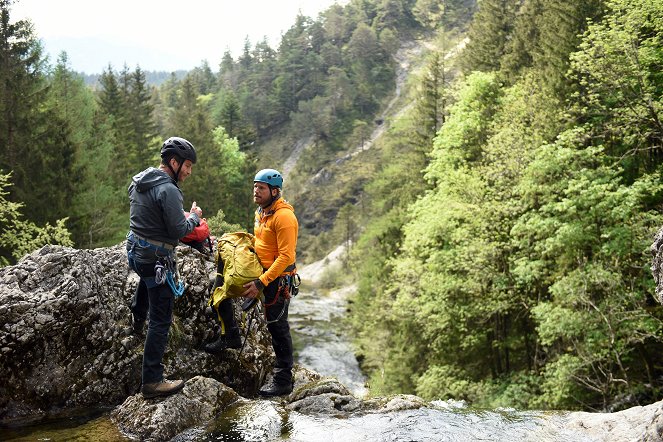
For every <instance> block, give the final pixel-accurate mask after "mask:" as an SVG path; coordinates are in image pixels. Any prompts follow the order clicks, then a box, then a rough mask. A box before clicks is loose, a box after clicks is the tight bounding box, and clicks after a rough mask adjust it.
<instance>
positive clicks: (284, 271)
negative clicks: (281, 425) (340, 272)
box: [244, 169, 299, 396]
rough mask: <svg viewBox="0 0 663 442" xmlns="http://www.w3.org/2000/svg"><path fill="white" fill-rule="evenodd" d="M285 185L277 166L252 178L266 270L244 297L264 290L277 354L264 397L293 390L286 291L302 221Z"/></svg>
mask: <svg viewBox="0 0 663 442" xmlns="http://www.w3.org/2000/svg"><path fill="white" fill-rule="evenodd" d="M282 188H283V177H282V176H281V174H280V173H279V172H278V171H276V170H274V169H263V170H261V171H260V172H258V173H257V174H256V176H255V178H254V179H253V201H254V202H255V203H256V204H258V209H257V210H256V215H255V223H254V226H253V230H254V232H253V233H254V235H255V237H256V243H255V248H256V253H257V254H258V258H259V259H260V263H261V264H262V266H263V267H264V268H265V273H263V274H262V275H261V276H260V278H258V279H256V280H255V281H253V282H250V283H248V284H246V285H245V286H244V287H245V288H246V291H245V292H244V296H246V297H248V298H255V297H257V296H258V294H259V293H260V290H261V289H264V295H265V307H266V308H265V312H266V316H267V329H268V330H269V333H270V334H271V335H272V347H273V348H274V353H275V355H276V363H275V364H274V369H273V371H272V374H273V376H272V380H271V382H270V383H268V384H265V385H263V386H262V388H261V389H260V390H259V391H258V393H259V394H260V395H261V396H281V395H284V394H289V393H290V392H291V391H292V365H293V351H292V338H291V336H290V325H289V324H288V301H289V300H288V299H287V296H289V295H288V291H287V290H288V288H289V286H290V284H289V281H290V280H291V278H292V275H294V274H295V273H296V267H295V255H296V248H297V233H298V231H299V224H298V222H297V217H296V216H295V212H294V209H293V208H292V206H291V205H290V204H288V203H287V202H286V201H285V200H284V199H283V197H282V196H281V189H282Z"/></svg>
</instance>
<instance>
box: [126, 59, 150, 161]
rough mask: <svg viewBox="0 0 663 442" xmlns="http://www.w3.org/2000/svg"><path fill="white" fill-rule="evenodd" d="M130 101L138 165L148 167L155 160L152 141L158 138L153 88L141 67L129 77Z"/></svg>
mask: <svg viewBox="0 0 663 442" xmlns="http://www.w3.org/2000/svg"><path fill="white" fill-rule="evenodd" d="M129 80H130V83H129V88H130V89H129V95H128V97H127V102H128V103H129V106H128V109H127V112H128V113H129V115H130V120H129V123H130V124H131V130H130V132H129V133H130V134H131V135H132V139H131V141H130V144H131V146H132V148H133V149H135V158H136V166H137V167H139V168H142V167H147V166H149V165H150V164H152V163H153V161H154V152H153V150H152V143H153V141H154V139H155V138H156V130H155V124H154V118H153V113H154V105H153V104H152V102H151V95H152V94H151V90H150V88H149V87H148V86H147V83H146V80H145V72H143V71H142V70H141V69H140V67H136V70H134V72H133V73H132V74H131V75H130V77H129Z"/></svg>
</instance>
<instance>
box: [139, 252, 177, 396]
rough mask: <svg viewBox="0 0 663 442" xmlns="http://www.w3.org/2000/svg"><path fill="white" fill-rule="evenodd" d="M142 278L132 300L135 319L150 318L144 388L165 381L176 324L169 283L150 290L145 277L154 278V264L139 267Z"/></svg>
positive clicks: (144, 364)
mask: <svg viewBox="0 0 663 442" xmlns="http://www.w3.org/2000/svg"><path fill="white" fill-rule="evenodd" d="M136 273H138V275H139V276H140V277H141V279H140V282H139V283H138V286H137V287H136V292H135V293H134V296H133V298H132V300H131V312H132V313H133V315H134V318H135V319H136V320H144V319H147V318H148V315H149V326H148V329H147V336H146V338H145V348H144V350H143V385H144V384H151V383H154V382H161V381H162V380H163V364H162V360H163V355H164V353H165V352H166V346H167V345H168V331H169V330H170V324H171V323H172V322H173V304H174V300H175V298H174V295H173V292H172V291H171V290H170V288H169V287H168V285H167V284H163V285H159V286H156V287H151V288H148V284H146V283H145V280H144V279H143V278H149V277H154V263H151V264H137V268H136Z"/></svg>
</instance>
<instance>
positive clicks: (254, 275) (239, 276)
mask: <svg viewBox="0 0 663 442" xmlns="http://www.w3.org/2000/svg"><path fill="white" fill-rule="evenodd" d="M254 241H255V237H254V236H253V235H252V234H250V233H246V232H233V233H224V234H223V236H221V238H219V240H218V242H217V246H216V262H217V269H218V268H219V260H221V261H222V262H223V285H222V286H220V287H216V288H215V289H214V292H212V296H211V297H210V300H209V304H210V305H211V306H213V307H217V306H218V305H219V303H220V302H221V301H223V300H225V299H229V298H237V297H240V296H242V293H244V291H246V289H245V288H244V284H246V283H247V282H251V281H253V280H256V279H258V277H259V276H260V275H262V273H263V268H262V265H261V264H260V260H259V259H258V255H257V254H256V252H255V249H254Z"/></svg>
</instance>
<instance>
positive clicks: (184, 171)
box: [170, 158, 193, 182]
mask: <svg viewBox="0 0 663 442" xmlns="http://www.w3.org/2000/svg"><path fill="white" fill-rule="evenodd" d="M170 161H171V163H170V165H171V166H172V168H173V170H174V171H176V172H177V168H178V167H180V165H179V164H178V162H177V160H176V159H175V158H172V159H171V160H170ZM192 169H193V163H192V162H191V160H184V164H182V168H181V169H180V175H179V181H180V182H184V180H185V179H187V178H188V177H189V175H191V171H192Z"/></svg>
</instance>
